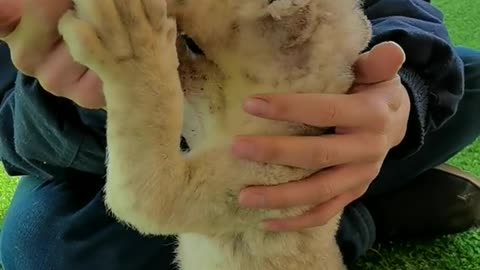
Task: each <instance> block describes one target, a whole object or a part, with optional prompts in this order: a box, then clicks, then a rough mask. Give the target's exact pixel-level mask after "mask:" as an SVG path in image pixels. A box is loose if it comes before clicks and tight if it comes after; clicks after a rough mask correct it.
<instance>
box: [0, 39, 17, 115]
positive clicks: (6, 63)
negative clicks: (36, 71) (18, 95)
mask: <svg viewBox="0 0 480 270" xmlns="http://www.w3.org/2000/svg"><path fill="white" fill-rule="evenodd" d="M16 73H17V70H16V69H15V68H14V66H13V64H12V61H11V60H10V51H9V50H8V47H7V44H5V43H3V42H1V41H0V108H1V107H3V106H4V104H5V103H6V101H7V100H8V97H9V95H10V94H11V92H12V89H13V87H14V82H15V75H16Z"/></svg>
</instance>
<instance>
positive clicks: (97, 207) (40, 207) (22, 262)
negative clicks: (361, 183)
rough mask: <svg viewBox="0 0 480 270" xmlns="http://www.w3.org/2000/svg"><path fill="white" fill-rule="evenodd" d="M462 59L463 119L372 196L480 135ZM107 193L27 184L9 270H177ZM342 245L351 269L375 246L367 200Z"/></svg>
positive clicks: (81, 178)
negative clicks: (121, 220) (113, 208)
mask: <svg viewBox="0 0 480 270" xmlns="http://www.w3.org/2000/svg"><path fill="white" fill-rule="evenodd" d="M458 52H459V54H460V55H461V57H462V59H463V60H464V62H465V68H466V70H465V71H466V93H465V98H464V99H463V100H462V102H461V104H460V106H459V108H458V112H457V113H456V115H455V116H454V117H453V118H452V119H451V120H450V121H449V122H448V123H447V124H446V125H445V126H444V127H442V128H441V129H440V130H438V131H437V132H434V133H431V134H430V135H429V136H428V137H427V138H426V141H425V145H424V146H423V147H422V149H421V150H420V151H419V152H417V153H416V154H414V155H413V156H411V157H410V158H408V159H406V160H401V161H398V160H396V161H386V162H385V164H384V166H383V168H382V170H381V172H380V175H379V176H378V178H377V179H376V180H375V181H374V183H373V184H372V186H371V187H370V189H369V190H368V192H367V194H366V195H365V196H375V195H376V194H385V193H386V192H394V191H395V189H397V188H399V187H401V186H403V185H405V184H407V183H408V182H409V181H410V180H412V179H414V178H415V177H416V176H418V175H419V174H420V173H422V172H423V171H425V170H427V169H429V168H432V167H434V166H436V165H438V164H440V163H443V162H444V161H446V160H448V159H449V158H450V157H451V156H452V155H454V154H456V153H457V152H459V151H460V150H462V149H463V148H464V147H465V146H467V145H468V144H470V143H472V142H473V141H474V140H475V138H476V137H477V136H478V135H479V134H480V124H479V123H478V119H477V118H478V116H479V115H480V52H478V51H473V50H469V49H466V48H458ZM87 183H88V184H87ZM102 185H103V180H102V179H100V178H99V177H98V176H94V175H89V174H86V173H72V174H69V175H65V176H63V177H62V178H61V179H53V180H49V181H45V180H40V179H38V178H34V177H31V176H26V177H23V178H21V180H20V183H19V185H18V187H17V190H16V192H15V195H14V198H13V201H12V203H11V206H10V209H9V211H8V213H7V217H6V219H5V223H4V227H3V230H2V235H1V237H2V238H1V243H0V251H1V254H0V256H1V259H2V261H3V267H4V269H5V270H64V269H69V270H77V269H78V270H80V269H82V270H83V269H92V270H93V269H115V270H133V269H135V270H137V269H142V270H150V269H152V270H154V269H155V270H157V269H165V270H168V269H173V267H172V266H171V263H172V258H173V254H172V251H173V246H174V242H173V241H174V239H173V238H167V237H144V236H141V235H139V234H137V233H136V232H135V231H133V230H130V229H127V228H125V227H123V226H121V225H119V224H118V223H117V222H115V220H114V219H113V218H112V217H110V216H108V215H107V214H106V211H105V208H104V205H103V202H102V195H101V188H102ZM337 238H338V243H339V245H340V247H341V249H342V253H343V255H344V257H345V260H346V262H347V263H349V264H350V263H352V262H354V261H355V260H356V259H357V258H358V257H359V256H362V255H363V254H365V252H366V251H367V249H368V248H370V247H371V246H372V244H373V243H374V241H375V224H374V223H373V220H372V218H371V216H370V214H369V212H368V209H366V208H365V207H364V206H363V204H362V202H361V200H359V201H357V202H355V203H353V204H351V205H349V206H348V207H347V208H346V209H345V213H344V215H343V217H342V222H341V226H340V230H339V233H338V237H337Z"/></svg>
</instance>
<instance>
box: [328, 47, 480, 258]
mask: <svg viewBox="0 0 480 270" xmlns="http://www.w3.org/2000/svg"><path fill="white" fill-rule="evenodd" d="M457 50H458V53H459V55H460V56H461V58H462V59H463V61H464V63H465V76H466V77H465V78H466V82H465V88H466V89H465V96H464V98H463V99H462V101H461V102H460V104H459V107H458V110H457V112H456V114H455V115H454V116H453V117H452V118H451V119H450V120H449V121H448V122H447V123H446V124H445V125H444V126H443V127H442V128H441V129H439V130H438V131H436V132H433V133H431V134H429V135H428V136H427V138H425V144H424V146H423V147H422V149H421V150H419V151H418V152H417V153H415V154H414V155H412V156H411V157H409V158H407V159H405V160H387V161H386V162H385V163H384V165H383V167H382V169H381V171H380V174H379V176H378V177H377V179H376V180H375V181H374V182H373V183H372V185H371V186H370V188H369V190H368V191H367V193H366V195H365V196H364V197H363V198H362V199H361V200H359V201H356V202H354V203H352V204H351V205H349V206H348V207H347V208H346V209H345V213H344V215H343V217H342V220H341V224H340V229H339V232H338V235H337V240H338V243H339V246H340V248H341V250H342V253H343V255H344V258H345V261H346V263H348V264H351V263H353V262H355V261H356V259H358V258H359V257H360V256H363V255H364V254H365V253H366V251H367V250H368V248H370V247H371V246H372V244H373V243H374V240H378V239H377V238H386V237H388V235H390V233H393V232H395V230H401V229H402V228H398V227H396V228H394V227H393V226H394V225H395V224H394V223H395V222H397V223H398V224H400V225H397V226H401V225H402V224H403V225H405V223H406V222H412V224H413V223H415V222H422V221H426V220H427V219H429V218H431V220H430V223H435V220H434V217H438V215H437V216H436V214H437V213H435V211H434V210H435V209H431V207H436V205H438V207H444V206H445V207H448V205H446V204H447V203H450V205H452V207H455V209H453V210H452V211H451V213H452V215H454V214H455V215H457V216H454V217H449V216H445V215H444V216H442V218H443V219H442V220H445V219H448V218H451V220H456V221H458V219H462V217H460V218H458V215H461V214H464V213H469V214H470V213H471V211H472V209H466V208H468V207H470V208H473V207H475V209H477V208H478V207H479V206H478V202H477V201H475V202H476V206H473V205H472V203H473V202H472V200H474V199H475V200H478V196H479V195H478V194H479V192H478V187H476V190H474V191H473V193H472V192H469V191H471V190H472V189H473V188H475V187H472V185H471V184H470V185H468V183H467V182H465V181H460V179H461V178H456V179H454V178H449V179H447V177H444V179H447V180H445V181H443V182H441V183H440V182H438V183H439V184H438V185H432V186H431V187H430V186H429V185H428V184H429V183H430V182H428V181H435V180H437V179H433V180H431V179H428V178H427V177H428V176H430V175H435V176H439V175H440V174H439V173H437V172H433V169H432V168H434V167H436V166H438V165H440V164H442V163H444V162H446V161H447V160H448V159H450V158H451V157H452V156H454V155H455V154H457V153H458V152H460V151H461V150H463V149H464V148H465V147H466V146H468V145H469V144H471V143H472V142H473V141H475V139H476V138H477V137H478V136H479V135H480V122H478V117H479V116H480V51H475V50H471V49H467V48H458V49H457ZM422 179H426V181H424V180H422ZM438 180H440V179H438ZM416 188H419V189H420V188H423V189H427V188H430V190H428V191H427V192H423V190H418V192H417V191H415V189H416ZM419 192H422V194H419ZM456 192H463V193H465V194H466V193H468V192H469V194H475V198H473V197H470V198H469V199H468V200H464V199H462V198H459V197H461V196H458V195H460V194H458V193H456ZM407 196H409V197H407ZM415 196H416V197H415ZM442 196H443V197H442ZM439 200H440V201H441V203H439ZM454 200H456V201H454ZM425 202H429V203H430V204H426V203H425ZM403 203H405V204H403ZM435 203H438V204H435ZM462 203H463V204H462ZM392 204H395V205H396V206H397V208H398V209H391V208H389V207H390V206H392ZM410 205H413V206H414V207H413V208H411V207H409V206H410ZM419 205H420V206H421V205H425V208H424V209H428V206H430V210H431V211H430V212H426V213H420V214H423V217H422V218H423V220H421V219H419V220H414V219H412V220H409V219H408V218H406V219H405V220H403V221H401V222H403V223H400V222H399V220H397V218H402V216H401V212H403V213H406V212H407V211H408V212H409V214H412V215H415V213H416V212H415V209H417V210H419V211H421V209H422V208H421V207H418V206H419ZM432 205H433V206H432ZM403 206H404V207H403ZM415 206H416V207H415ZM475 209H473V211H476V210H475ZM437 210H439V211H440V209H437ZM469 211H470V212H469ZM437 212H438V211H437ZM444 213H445V214H446V213H447V211H445V212H444ZM447 215H448V214H447ZM466 218H472V217H466ZM464 223H465V222H464ZM458 224H459V225H458V226H460V225H465V224H462V222H459V223H458ZM389 226H390V227H389ZM415 226H416V227H415ZM419 226H423V227H422V229H423V230H424V231H426V230H428V229H429V228H428V225H426V224H420V225H419V224H413V227H415V228H418V227H419ZM437 227H442V225H441V224H438V225H437ZM431 229H433V228H431ZM432 231H434V230H432ZM452 231H454V230H453V228H452ZM372 234H373V235H372Z"/></svg>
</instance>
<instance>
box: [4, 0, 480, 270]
mask: <svg viewBox="0 0 480 270" xmlns="http://www.w3.org/2000/svg"><path fill="white" fill-rule="evenodd" d="M433 2H434V4H435V5H437V6H438V7H439V8H440V9H442V10H443V11H444V13H445V16H446V18H445V19H446V22H447V25H448V26H449V30H450V33H451V37H452V39H453V41H454V42H455V44H458V45H463V46H467V47H472V48H477V49H480V31H479V30H478V29H479V27H480V6H478V5H475V4H476V1H471V0H455V1H451V0H434V1H433ZM475 29H476V30H475ZM450 163H451V164H454V165H457V166H459V167H461V168H463V169H465V170H466V171H469V172H471V173H473V174H475V175H477V176H480V140H477V141H476V142H475V143H474V144H472V145H471V146H470V147H468V148H467V149H465V150H464V151H463V152H461V153H460V154H458V155H457V156H455V157H454V158H453V159H452V160H451V161H450ZM15 184H16V180H15V179H12V178H9V177H7V176H6V175H5V174H4V173H3V172H2V171H1V170H0V224H1V223H2V221H3V218H4V215H5V211H6V209H7V207H8V204H9V201H10V199H11V196H12V194H13V190H14V188H15ZM370 269H372V270H397V269H398V270H480V230H473V231H470V232H466V233H463V234H459V235H454V236H449V237H444V238H441V239H438V240H436V241H432V242H419V241H408V242H402V243H398V242H397V243H390V244H388V245H382V246H376V247H375V248H374V249H372V250H371V252H370V253H369V254H368V256H367V257H365V258H364V259H363V260H362V261H361V262H360V263H359V265H358V266H357V267H356V270H370Z"/></svg>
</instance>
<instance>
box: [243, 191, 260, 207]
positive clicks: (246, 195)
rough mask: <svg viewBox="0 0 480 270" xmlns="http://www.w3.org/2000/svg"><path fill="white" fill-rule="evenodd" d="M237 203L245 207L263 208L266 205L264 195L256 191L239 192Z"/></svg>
mask: <svg viewBox="0 0 480 270" xmlns="http://www.w3.org/2000/svg"><path fill="white" fill-rule="evenodd" d="M239 203H240V205H241V206H243V207H245V208H264V207H265V206H266V200H265V196H264V195H263V194H261V193H257V192H241V193H240V196H239Z"/></svg>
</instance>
